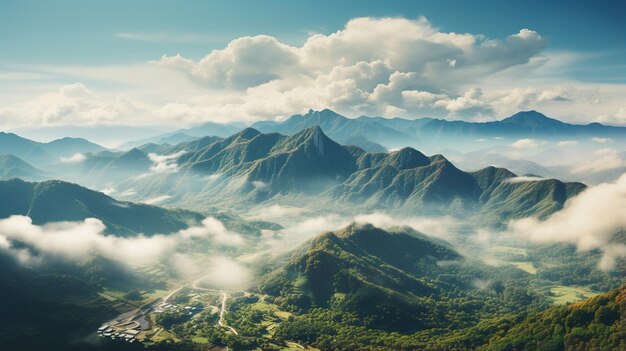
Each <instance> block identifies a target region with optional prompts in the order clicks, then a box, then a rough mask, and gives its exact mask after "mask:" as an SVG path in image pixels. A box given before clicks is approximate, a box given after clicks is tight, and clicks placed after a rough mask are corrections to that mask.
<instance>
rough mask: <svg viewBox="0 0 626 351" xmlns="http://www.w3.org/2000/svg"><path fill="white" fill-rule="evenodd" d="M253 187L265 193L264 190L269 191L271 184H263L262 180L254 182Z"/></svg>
mask: <svg viewBox="0 0 626 351" xmlns="http://www.w3.org/2000/svg"><path fill="white" fill-rule="evenodd" d="M252 186H253V187H254V188H255V189H256V190H259V191H264V190H268V189H269V187H270V186H269V184H267V183H265V182H262V181H260V180H254V181H252Z"/></svg>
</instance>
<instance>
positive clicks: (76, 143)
mask: <svg viewBox="0 0 626 351" xmlns="http://www.w3.org/2000/svg"><path fill="white" fill-rule="evenodd" d="M104 150H105V148H104V147H102V146H100V145H98V144H94V143H92V142H90V141H88V140H85V139H82V138H62V139H57V140H53V141H50V142H47V143H41V142H37V141H33V140H30V139H26V138H22V137H20V136H18V135H16V134H13V133H5V132H0V155H3V154H10V155H13V156H16V157H19V158H21V159H22V160H24V161H26V162H28V163H30V164H32V165H35V166H36V167H42V166H47V165H50V164H52V163H56V162H59V161H60V160H61V159H62V158H69V157H71V156H73V155H75V154H77V153H88V152H101V151H104Z"/></svg>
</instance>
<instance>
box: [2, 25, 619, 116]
mask: <svg viewBox="0 0 626 351" xmlns="http://www.w3.org/2000/svg"><path fill="white" fill-rule="evenodd" d="M117 37H118V38H120V39H124V40H144V41H154V42H161V41H166V42H167V41H201V40H205V39H207V40H211V38H210V37H209V38H205V37H204V36H202V35H200V36H199V35H188V34H185V33H168V32H163V33H131V32H124V33H118V34H117ZM221 40H223V39H221ZM546 42H547V41H546V39H545V38H544V37H542V36H541V35H540V34H539V33H537V32H535V31H533V30H531V29H524V28H522V29H520V30H519V31H517V33H514V31H513V33H512V34H511V35H508V36H505V37H502V38H487V37H485V36H484V35H481V34H474V33H453V32H445V31H442V30H440V29H438V28H437V27H436V26H434V25H433V24H432V23H430V22H429V21H428V20H427V19H425V18H418V19H406V18H371V17H363V18H355V19H352V20H350V21H348V22H347V23H346V24H345V26H344V27H343V28H341V29H340V30H337V31H335V32H333V33H330V34H311V35H310V36H309V37H308V38H307V40H306V41H305V42H304V43H303V44H301V45H292V44H287V43H283V42H281V41H280V40H279V39H277V38H274V37H271V36H267V35H257V36H244V37H239V38H235V39H234V40H232V41H231V42H230V43H229V44H228V45H227V46H225V47H221V48H218V49H215V50H213V51H211V52H208V53H207V55H206V56H205V57H203V58H201V59H199V60H195V59H191V58H189V57H187V56H186V55H185V54H184V53H183V54H176V55H171V56H163V57H161V58H155V59H156V60H154V61H150V62H149V63H146V64H141V65H132V66H131V65H128V66H111V67H101V66H98V67H65V66H63V67H54V66H45V67H37V72H36V73H37V74H42V73H43V74H46V75H49V76H52V77H54V76H58V77H64V80H65V79H67V78H66V77H73V78H75V80H76V81H83V82H89V81H106V82H112V83H115V84H116V86H122V87H132V88H124V89H125V91H124V93H123V94H114V93H111V91H112V90H114V89H108V88H107V90H102V91H100V92H99V93H95V92H94V91H92V90H91V89H88V88H87V87H86V86H85V85H84V84H81V83H76V84H70V85H66V86H63V87H60V88H59V89H58V90H57V91H55V92H53V93H48V94H43V95H41V96H38V97H36V98H32V96H29V97H28V98H27V99H23V98H22V99H7V102H9V103H7V104H2V107H0V124H2V125H4V126H10V127H14V126H16V125H30V126H32V125H36V126H40V125H63V124H103V123H109V124H110V123H128V119H129V117H128V116H132V119H133V124H135V123H143V124H169V125H177V126H179V123H185V124H192V123H198V122H202V121H206V120H213V121H220V122H229V121H232V120H237V121H246V122H251V121H256V120H259V119H268V118H269V119H281V118H284V117H286V116H290V115H292V114H295V113H302V112H305V111H307V110H308V109H310V108H312V109H323V108H331V109H334V110H337V111H338V112H340V113H343V114H346V115H349V116H359V115H362V114H368V115H382V116H385V117H392V116H400V117H418V116H424V115H427V116H432V117H455V118H457V117H458V118H463V119H475V120H489V119H493V118H494V117H502V116H506V115H508V114H512V113H514V112H517V111H518V110H519V109H522V108H523V109H527V108H533V109H538V110H542V111H544V108H545V109H547V110H545V111H547V112H549V113H553V114H554V115H555V116H567V117H568V118H571V120H573V121H577V122H588V121H589V120H597V121H602V122H610V123H626V117H624V116H626V115H625V114H624V106H623V99H622V97H623V96H624V92H625V91H626V88H625V86H624V85H619V84H596V83H594V84H593V85H590V84H585V83H575V84H574V83H571V81H572V80H571V79H567V77H563V76H562V73H561V76H558V75H555V74H554V72H555V71H557V72H565V71H567V70H566V68H571V67H572V66H574V65H575V64H577V63H578V61H576V60H582V59H583V58H581V57H580V56H581V55H579V54H577V53H558V52H554V51H552V52H544V50H543V49H544V47H545V45H546ZM372 43H375V45H372ZM569 71H571V69H570V70H569ZM31 73H35V72H31ZM1 74H2V72H0V75H1ZM537 78H539V79H537ZM163 81H167V82H168V84H162V82H163ZM46 88H48V87H47V86H46ZM29 91H32V90H29ZM46 91H47V90H46ZM29 94H31V93H29Z"/></svg>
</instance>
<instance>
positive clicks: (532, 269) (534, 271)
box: [509, 262, 537, 274]
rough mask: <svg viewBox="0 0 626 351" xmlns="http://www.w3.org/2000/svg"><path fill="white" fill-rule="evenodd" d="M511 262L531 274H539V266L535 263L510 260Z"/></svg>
mask: <svg viewBox="0 0 626 351" xmlns="http://www.w3.org/2000/svg"><path fill="white" fill-rule="evenodd" d="M509 263H510V264H512V265H513V266H515V267H517V268H519V269H521V270H523V271H524V272H527V273H530V274H537V268H535V265H534V264H533V263H532V262H509Z"/></svg>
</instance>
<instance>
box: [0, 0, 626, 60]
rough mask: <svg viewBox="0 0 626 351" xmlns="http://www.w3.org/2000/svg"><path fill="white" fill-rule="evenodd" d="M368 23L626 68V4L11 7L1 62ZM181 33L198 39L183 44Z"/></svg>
mask: <svg viewBox="0 0 626 351" xmlns="http://www.w3.org/2000/svg"><path fill="white" fill-rule="evenodd" d="M363 16H374V17H382V16H402V17H407V18H417V17H419V16H426V17H427V18H428V19H429V20H430V21H431V22H433V23H434V24H435V25H436V26H437V27H438V28H440V29H441V30H443V31H447V32H458V33H464V32H470V33H481V34H485V35H487V36H489V37H501V36H505V35H508V34H510V32H511V31H513V30H516V29H518V28H531V29H533V30H535V31H537V32H539V33H542V34H543V35H544V36H546V37H548V38H549V39H550V43H551V48H552V49H554V50H560V49H565V50H577V51H585V52H604V53H606V54H607V55H608V56H609V59H607V60H606V61H605V62H606V63H607V64H610V63H615V64H617V63H622V64H623V63H624V58H625V57H626V56H625V55H626V53H625V50H626V48H625V45H626V34H625V33H626V3H625V2H623V1H593V2H591V1H485V0H479V1H450V0H443V1H363V0H360V1H356V0H353V1H326V0H322V1H306V2H305V1H276V0H275V1H237V0H235V1H180V2H179V1H105V2H94V1H63V0H62V1H31V0H25V1H24V0H19V1H17V0H5V1H2V2H1V3H0V43H1V44H0V45H1V48H2V50H0V60H1V61H2V62H4V63H7V62H8V63H11V62H29V63H41V62H46V63H63V64H69V63H118V62H127V61H132V60H139V61H145V60H148V59H151V58H153V57H154V56H155V55H156V56H160V55H162V54H173V53H177V52H181V53H182V52H184V53H186V54H187V55H188V56H190V57H194V58H200V57H201V56H203V55H205V54H206V53H207V52H208V51H209V50H211V49H216V48H220V47H222V46H224V45H226V44H227V43H228V42H229V41H230V40H232V39H234V38H236V37H239V36H243V35H256V34H268V35H272V36H275V37H277V38H278V39H280V40H281V41H284V42H288V43H293V44H301V43H302V42H303V41H304V40H305V39H306V37H307V33H308V32H320V33H326V34H328V33H331V32H334V31H336V30H338V29H340V28H341V27H343V25H344V24H345V23H346V22H347V21H348V20H349V19H351V18H354V17H363ZM118 33H140V34H148V35H149V34H158V33H171V34H173V36H174V37H173V38H171V40H163V41H161V42H157V41H152V42H150V41H146V42H141V43H138V42H137V41H132V40H121V38H120V37H118V36H117V34H118ZM177 33H178V34H181V37H180V38H179V39H180V41H181V42H176V38H175V34H177ZM184 34H193V35H194V36H196V37H197V38H195V40H194V39H193V38H190V39H189V40H185V39H184V38H182V37H184ZM619 59H621V61H619Z"/></svg>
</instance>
